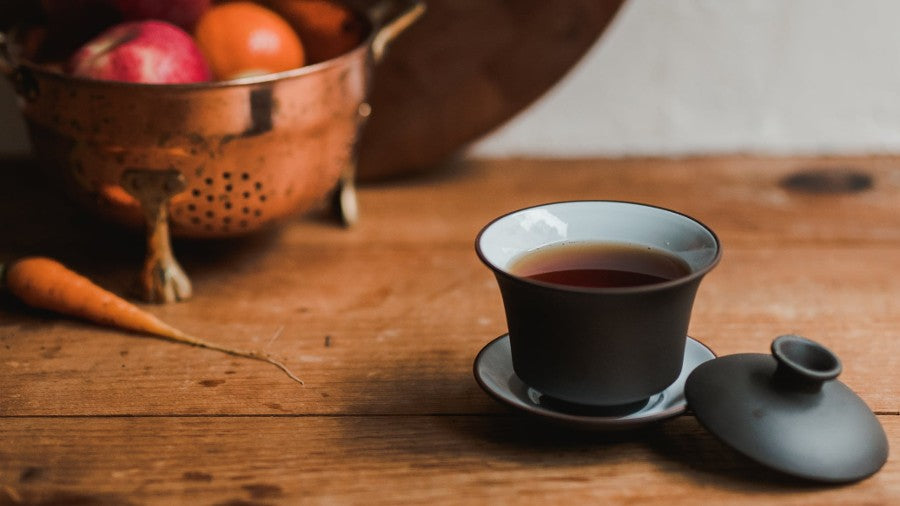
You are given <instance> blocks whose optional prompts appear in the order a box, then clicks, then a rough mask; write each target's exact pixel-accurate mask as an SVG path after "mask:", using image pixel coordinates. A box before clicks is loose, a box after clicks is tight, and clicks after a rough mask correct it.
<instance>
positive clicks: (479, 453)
mask: <svg viewBox="0 0 900 506" xmlns="http://www.w3.org/2000/svg"><path fill="white" fill-rule="evenodd" d="M898 167H900V158H893V157H883V158H871V157H860V158H747V157H715V158H695V159H684V160H572V161H546V160H506V161H464V162H461V163H459V164H457V165H455V166H451V167H448V168H446V169H445V170H443V171H437V172H433V173H429V174H425V175H422V176H419V177H416V178H410V179H407V180H405V181H402V182H396V183H393V184H384V183H381V184H371V185H368V186H364V187H363V188H361V189H360V203H361V211H362V220H361V221H360V223H359V225H358V226H357V227H355V228H352V229H343V228H341V227H339V226H338V225H337V224H336V222H335V221H334V220H333V218H331V217H329V216H327V215H326V214H321V215H311V216H307V217H304V218H302V219H301V218H297V219H295V220H292V221H290V222H288V223H285V224H284V225H283V226H282V227H280V228H278V229H274V230H271V231H269V232H266V233H262V234H258V235H255V236H253V237H250V238H247V239H245V240H238V241H211V242H177V243H176V244H175V252H176V255H177V256H178V257H179V260H180V261H181V262H182V264H183V265H184V266H185V268H186V270H187V271H188V273H189V274H190V275H191V277H192V279H193V281H194V287H195V292H196V295H195V298H194V299H192V300H191V301H189V302H186V303H182V304H175V305H167V306H146V307H147V309H148V310H150V311H151V312H153V313H154V314H157V315H159V316H160V317H162V318H163V319H165V320H166V321H168V322H170V323H172V324H174V325H176V326H179V327H181V328H182V329H184V330H186V331H188V332H191V333H194V334H197V335H201V336H205V337H207V338H209V339H213V340H216V341H219V342H221V343H223V344H227V345H230V346H238V347H244V348H261V349H265V350H267V351H269V352H271V353H273V354H275V355H276V356H279V357H283V358H284V359H285V361H286V362H287V363H288V364H289V365H290V366H291V367H292V368H294V369H295V371H296V372H297V373H298V374H299V375H300V377H301V378H303V379H304V380H305V381H306V385H305V386H298V385H297V384H295V383H293V382H291V381H290V380H288V379H287V378H286V377H285V376H284V375H283V374H282V373H281V372H280V371H278V370H277V369H275V368H274V367H272V366H270V365H268V364H264V363H258V362H253V361H247V360H241V359H236V358H234V357H230V356H226V355H222V354H220V353H217V352H212V351H208V350H202V349H196V348H189V347H185V346H183V345H178V344H172V343H167V342H163V341H159V340H156V339H152V338H145V337H142V336H136V335H129V334H125V333H122V332H119V331H117V330H114V329H105V328H97V327H94V326H91V325H88V324H83V323H80V322H75V321H71V320H68V319H65V318H60V317H58V316H56V315H52V314H49V313H46V312H40V311H35V310H32V309H29V308H26V307H24V306H23V305H21V304H20V303H18V302H16V301H15V300H13V299H12V298H11V297H10V296H8V295H0V372H2V373H0V504H4V502H3V501H6V503H14V502H15V500H17V498H18V499H21V500H22V501H23V502H25V503H52V502H53V501H57V502H60V501H63V502H64V501H69V502H78V501H82V502H84V503H87V504H104V503H109V504H123V503H134V504H143V503H160V504H162V503H166V504H169V503H203V504H216V503H231V504H239V503H240V501H245V502H249V503H254V502H255V503H260V504H262V503H279V502H297V501H298V500H299V499H300V498H301V497H302V498H306V499H312V502H318V503H328V502H363V501H369V502H371V501H374V502H383V503H395V502H398V501H407V502H414V503H419V502H426V501H428V502H440V503H453V502H459V499H460V497H461V496H463V495H465V497H466V498H471V499H472V501H474V502H499V503H504V502H511V501H512V500H513V499H517V500H519V502H521V501H524V502H535V503H537V502H548V501H550V502H560V501H565V502H574V501H581V502H585V501H592V502H604V501H616V502H628V503H635V504H655V503H663V502H665V503H669V502H672V503H674V504H682V503H683V504H687V503H693V502H694V501H696V498H697V497H698V494H704V497H706V496H708V497H711V498H715V499H718V500H721V501H723V502H729V503H736V504H745V503H747V504H749V503H751V502H753V503H759V502H763V503H766V504H768V503H776V504H801V503H810V502H813V503H818V504H850V503H854V504H855V503H860V502H861V503H866V504H891V503H892V502H895V500H896V499H897V498H898V497H900V489H898V488H900V466H898V465H897V459H896V457H891V460H890V461H889V462H888V464H887V465H886V467H885V468H884V469H883V470H882V471H881V472H880V473H879V474H877V475H876V476H875V477H873V478H871V479H869V480H866V481H864V482H862V483H860V484H857V485H852V486H849V487H838V488H830V487H816V486H810V485H805V484H800V483H796V482H792V481H790V480H785V479H782V478H780V477H777V476H775V475H774V474H772V473H769V472H767V471H764V470H762V469H760V468H759V467H757V466H755V465H753V464H751V463H749V462H746V461H745V460H743V459H742V458H740V457H738V456H736V455H735V454H733V452H730V451H728V450H726V449H724V448H723V447H722V446H721V445H719V444H718V443H716V442H715V440H714V439H713V438H712V437H711V436H709V435H708V434H706V433H705V432H703V431H702V430H701V429H700V428H699V427H698V426H697V424H696V421H695V420H694V419H693V418H692V417H690V416H686V417H682V418H679V419H678V420H675V421H673V422H671V423H667V424H664V425H662V426H659V427H653V428H651V429H650V430H649V431H647V432H639V433H637V434H630V435H621V434H620V435H612V436H607V435H585V434H577V433H568V432H560V431H555V430H551V429H549V428H547V427H545V426H543V425H538V424H535V423H532V422H531V421H529V420H528V419H526V418H521V417H519V416H517V415H512V414H510V413H509V412H508V411H506V410H505V409H503V408H502V407H500V406H499V405H497V404H496V403H494V402H493V401H492V400H491V399H490V398H488V397H487V396H486V395H485V394H484V393H483V392H481V391H480V390H479V389H478V387H477V385H476V383H475V381H474V379H473V377H472V372H471V367H472V360H473V359H474V357H475V354H476V353H477V352H478V351H479V350H480V348H481V347H482V346H483V345H484V344H486V343H487V342H488V341H490V340H491V339H493V338H494V337H496V336H497V335H500V334H501V333H503V332H504V331H505V327H506V326H505V321H504V319H503V309H502V306H501V302H500V298H499V294H498V292H497V289H496V284H495V282H494V280H493V278H492V276H491V274H490V272H489V271H488V270H487V269H486V268H485V267H484V266H483V265H481V264H480V263H479V261H478V260H477V258H476V256H475V253H474V247H473V243H474V238H475V235H476V234H477V232H478V230H479V229H480V228H481V227H482V226H483V225H484V224H485V223H486V222H487V221H489V220H490V219H491V218H493V217H495V216H497V215H499V214H502V213H505V212H508V211H510V210H513V209H515V208H518V207H523V206H527V205H532V204H536V203H540V202H547V201H554V200H570V199H590V198H604V199H619V200H633V201H641V202H648V203H653V204H657V205H662V206H665V207H670V208H673V209H677V210H680V211H682V212H685V213H688V214H690V215H692V216H694V217H697V218H699V219H700V220H702V221H704V222H705V223H707V224H708V225H710V226H711V227H712V228H713V229H714V230H715V231H716V232H717V233H718V235H719V236H720V238H721V240H722V242H723V246H724V257H723V260H722V262H721V264H720V265H719V266H718V267H717V268H716V269H715V270H714V271H713V272H712V273H711V274H710V275H709V276H708V277H707V278H706V279H705V280H704V282H703V284H702V285H701V288H700V293H699V295H698V299H697V302H696V304H695V310H694V314H693V319H692V322H691V331H690V332H691V335H692V336H694V337H696V338H698V339H700V340H701V341H703V342H704V343H706V344H707V345H709V346H710V347H711V348H712V349H713V350H714V351H716V352H717V353H718V354H720V355H724V354H731V353H739V352H759V353H765V352H767V350H768V345H769V343H770V341H771V340H772V338H774V337H775V336H777V335H779V334H782V333H800V334H804V335H806V336H808V337H810V338H813V339H816V340H818V341H820V342H822V343H823V344H826V345H827V346H828V347H830V348H831V349H832V350H834V351H835V352H836V353H837V354H838V355H839V356H840V357H841V359H842V361H843V364H844V373H843V374H842V375H841V380H842V381H844V382H845V383H846V384H848V385H849V386H850V387H851V388H853V389H854V390H855V391H856V392H857V393H859V394H860V396H862V398H863V399H864V400H865V401H866V402H867V403H868V404H869V405H870V407H871V408H872V409H873V410H874V411H875V412H876V413H878V414H879V415H880V419H881V420H882V422H883V424H884V426H885V428H886V430H887V431H888V435H889V439H890V441H891V444H892V446H893V447H895V448H896V447H897V446H898V437H900V422H898V420H900V401H898V399H900V359H898V356H900V354H898V353H897V351H898V348H897V343H898V342H900V327H898V325H897V323H898V322H900V305H898V304H897V302H896V294H897V293H900V279H898V277H897V276H896V273H897V272H900V212H898V211H900V204H898V202H900V169H898ZM822 169H827V170H828V171H837V173H840V174H845V173H848V172H849V171H852V172H854V173H859V174H863V175H865V176H867V177H868V178H870V179H871V183H872V184H871V187H869V188H868V189H863V190H861V191H852V192H848V193H822V192H821V191H813V192H810V191H797V190H792V189H788V188H786V187H785V185H784V184H783V182H784V180H785V178H786V177H788V176H790V175H792V174H796V173H798V172H805V171H809V170H822ZM33 171H34V168H33V167H32V165H31V163H30V162H29V161H27V160H24V161H19V162H5V163H3V164H2V165H0V217H2V223H3V228H4V232H5V233H4V234H3V236H2V240H0V260H5V259H11V258H15V257H18V256H22V255H25V254H47V255H52V256H55V257H57V258H59V259H60V260H62V261H64V262H65V263H67V264H69V265H71V266H72V267H75V268H76V269H78V270H80V271H82V272H84V273H86V274H88V275H89V276H91V277H92V278H93V279H95V280H97V281H98V283H100V284H101V285H103V286H106V287H108V288H110V289H112V290H114V291H117V292H119V293H127V290H128V287H129V285H130V282H131V280H132V279H133V276H134V275H135V274H136V272H137V271H136V269H137V268H138V267H139V266H140V263H141V260H142V255H143V252H142V243H141V241H142V238H143V237H142V234H140V233H130V232H124V231H122V230H119V229H115V228H109V227H106V226H104V225H101V224H99V223H98V222H95V221H93V220H92V219H90V218H88V217H86V216H83V215H82V214H80V213H78V212H74V210H73V208H72V207H70V205H69V204H68V203H67V202H65V201H64V200H61V199H60V198H59V197H58V194H57V193H55V192H53V191H50V190H48V188H46V187H45V186H44V184H43V182H42V181H41V180H40V179H38V178H37V177H35V176H34V174H33ZM829 173H832V174H833V173H834V172H829ZM895 453H896V452H895ZM688 455H689V457H688ZM373 491H380V493H379V494H375V495H376V497H374V498H373V497H372V495H373ZM3 494H6V496H5V497H4V495H3Z"/></svg>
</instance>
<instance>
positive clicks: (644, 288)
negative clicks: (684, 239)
mask: <svg viewBox="0 0 900 506" xmlns="http://www.w3.org/2000/svg"><path fill="white" fill-rule="evenodd" d="M578 203H588V204H589V203H603V204H626V205H631V206H638V207H646V208H650V209H656V210H659V211H664V212H667V213H671V214H674V215H677V216H681V217H682V218H685V219H687V220H688V221H690V222H693V223H695V224H697V225H698V226H699V227H700V228H702V229H703V230H705V231H706V232H707V233H709V235H710V236H711V237H712V240H713V243H714V244H715V247H716V252H715V255H714V256H713V258H712V259H711V260H710V261H709V263H708V264H707V265H704V266H703V267H702V268H700V269H696V270H694V269H691V272H690V273H689V274H686V275H684V276H681V277H678V278H675V279H671V280H669V281H663V282H661V283H653V284H649V285H638V286H623V287H580V286H569V285H561V284H558V283H547V282H545V281H538V280H536V279H531V278H525V277H522V276H517V275H515V274H513V273H511V272H509V271H508V270H506V269H504V268H503V267H500V266H498V265H496V264H495V263H493V262H491V261H490V260H488V258H487V255H485V253H484V251H483V250H482V247H481V243H482V237H483V236H484V234H485V233H486V232H487V231H488V229H490V228H491V227H492V226H493V225H494V224H496V223H497V222H499V221H501V220H503V219H504V218H507V217H509V216H512V215H514V214H517V213H521V212H523V211H528V210H529V209H537V208H541V207H548V206H555V205H560V204H578ZM475 253H476V254H477V255H478V258H479V259H480V260H481V261H482V262H483V263H484V264H485V265H487V266H488V267H489V268H490V269H491V270H492V271H494V272H496V273H499V274H502V275H504V276H506V277H508V278H510V279H512V280H515V281H517V282H519V283H525V284H529V285H537V286H541V287H545V288H552V289H554V290H562V291H569V292H580V293H640V292H652V291H657V290H662V289H665V288H669V287H673V286H678V285H682V284H685V283H688V282H690V281H693V280H695V279H697V278H700V277H703V276H705V275H706V274H707V273H708V272H709V271H711V270H712V269H713V267H715V266H716V265H718V263H719V261H720V260H721V258H722V243H721V242H720V241H719V236H717V235H716V233H715V232H714V231H713V230H712V229H711V228H709V227H708V226H706V224H704V223H703V222H701V221H700V220H698V219H696V218H694V217H692V216H689V215H687V214H684V213H682V212H678V211H675V210H672V209H668V208H665V207H661V206H656V205H652V204H645V203H643V202H634V201H628V200H562V201H554V202H545V203H543V204H535V205H533V206H528V207H523V208H520V209H516V210H514V211H510V212H508V213H505V214H503V215H500V216H498V217H496V218H494V219H493V220H491V221H489V222H488V223H487V224H486V225H485V226H484V227H482V229H481V231H480V232H478V235H477V236H476V237H475Z"/></svg>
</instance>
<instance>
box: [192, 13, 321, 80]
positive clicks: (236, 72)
mask: <svg viewBox="0 0 900 506" xmlns="http://www.w3.org/2000/svg"><path fill="white" fill-rule="evenodd" d="M194 38H195V39H196V40H197V44H198V45H199V46H200V49H201V50H202V51H203V54H204V55H205V56H206V59H207V61H208V62H209V66H210V68H212V71H213V73H214V74H215V76H216V78H218V79H234V78H237V77H243V76H248V75H256V74H267V73H270V72H281V71H284V70H290V69H295V68H298V67H302V66H303V65H304V63H306V55H305V51H304V48H303V44H302V43H301V42H300V37H298V36H297V33H296V32H295V31H294V29H293V28H291V25H290V24H288V22H287V21H285V20H284V18H282V17H281V16H279V15H278V14H276V13H275V12H273V11H271V10H269V9H267V8H265V7H263V6H261V5H257V4H254V3H251V2H230V3H224V4H220V5H216V6H214V7H212V8H211V9H209V10H208V11H206V12H205V13H204V14H203V16H201V17H200V20H199V21H198V22H197V26H196V27H195V28H194Z"/></svg>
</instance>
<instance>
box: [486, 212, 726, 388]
mask: <svg viewBox="0 0 900 506" xmlns="http://www.w3.org/2000/svg"><path fill="white" fill-rule="evenodd" d="M572 248H583V249H584V248H587V250H591V249H592V248H594V249H597V250H598V251H599V254H598V255H595V256H597V257H598V258H601V257H602V258H601V260H602V262H607V263H609V262H610V261H611V262H613V264H621V265H612V266H609V265H605V266H604V267H603V268H602V269H599V268H597V269H595V268H594V267H592V266H586V265H581V264H579V265H575V266H574V268H570V269H567V268H565V267H566V263H567V261H569V260H566V255H567V254H569V255H571V253H567V250H571V249H572ZM605 248H611V249H616V251H618V253H616V255H619V253H621V251H619V250H621V249H623V248H624V249H625V251H626V252H625V255H624V258H625V260H622V255H619V256H616V255H611V257H613V258H612V260H609V258H606V257H610V255H605V254H604V253H603V250H604V249H605ZM629 248H630V249H632V250H634V251H635V253H634V255H633V256H635V257H640V256H641V255H645V254H646V255H650V258H656V259H657V260H660V262H661V264H666V265H668V264H673V265H674V264H679V265H680V267H679V268H680V269H681V270H680V271H678V270H675V271H672V270H671V269H670V268H669V267H671V265H670V266H669V267H666V268H664V269H663V270H666V269H668V272H663V273H659V272H654V273H639V274H650V275H652V276H651V278H640V279H638V281H636V282H635V280H634V279H632V278H634V276H631V277H629V274H634V273H633V272H630V270H631V269H632V268H635V267H634V266H633V265H631V263H633V262H631V260H633V258H632V256H629V254H628V253H627V250H628V249H629ZM475 249H476V252H477V254H478V256H479V258H480V259H481V260H482V261H483V262H484V263H485V264H486V265H487V267H489V268H490V269H491V270H492V271H493V273H494V275H495V277H496V280H497V283H498V286H499V289H500V294H501V298H502V302H503V306H504V309H505V313H506V321H507V326H508V330H509V341H510V347H511V353H512V364H513V370H514V372H515V374H516V376H518V377H519V379H521V380H522V382H524V383H525V384H526V385H528V386H530V387H532V388H534V389H535V390H537V391H539V392H541V393H542V394H543V395H545V396H549V397H552V398H553V399H556V400H558V401H563V402H568V403H573V404H578V405H586V406H619V405H627V404H630V403H639V402H642V401H645V400H646V399H648V398H650V397H651V396H653V395H654V394H656V393H658V392H660V391H662V390H664V389H665V388H666V387H667V386H669V385H670V384H672V383H673V382H674V381H675V380H676V379H677V378H678V376H679V374H680V373H681V369H682V361H683V357H684V349H685V343H686V340H687V331H688V325H689V322H690V316H691V311H692V309H693V304H694V300H695V296H696V293H697V290H698V288H699V285H700V282H701V280H702V279H703V277H704V276H705V275H706V274H707V273H708V272H709V271H710V270H711V269H712V268H713V267H715V266H716V265H717V264H718V262H719V259H720V258H721V246H720V243H719V239H718V237H717V236H716V235H715V233H714V232H713V231H712V230H711V229H710V228H709V227H707V226H705V225H704V224H702V223H700V222H699V221H697V220H695V219H693V218H691V217H689V216H686V215H684V214H681V213H678V212H676V211H672V210H669V209H664V208H661V207H656V206H652V205H647V204H640V203H633V202H619V201H571V202H555V203H549V204H543V205H538V206H534V207H529V208H525V209H520V210H517V211H514V212H511V213H509V214H506V215H504V216H501V217H499V218H497V219H495V220H493V221H491V222H490V223H488V224H487V225H486V226H485V227H484V228H483V229H482V230H481V232H480V233H479V234H478V237H477V239H476V241H475ZM549 249H556V250H558V251H557V252H556V253H552V254H551V256H552V255H556V256H557V258H555V260H556V261H557V262H556V263H559V262H558V261H559V260H560V259H562V260H561V262H562V266H563V268H560V269H557V271H554V272H556V273H557V274H558V273H559V272H562V271H564V270H565V271H567V274H569V275H574V276H575V279H574V280H573V278H571V277H569V278H565V277H562V278H560V277H558V276H557V277H555V278H554V276H556V275H557V274H553V272H550V276H549V277H547V276H544V277H541V276H539V275H535V274H534V273H524V274H523V271H521V270H520V269H518V266H520V265H522V264H524V263H526V261H528V260H529V259H533V258H535V256H536V255H539V254H541V255H546V254H547V253H546V252H547V251H548V250H549ZM542 252H544V253H542ZM582 256H584V255H582ZM587 257H591V255H590V254H588V255H587ZM657 257H658V258H657ZM589 260H590V258H589ZM571 261H572V262H576V263H577V262H580V261H581V260H578V261H575V260H571ZM602 262H601V263H602ZM623 262H624V264H623ZM641 262H642V261H638V262H637V263H638V264H640V263H641ZM654 262H656V261H655V260H654V261H652V262H650V263H654ZM660 262H656V263H660ZM531 263H532V264H533V263H535V262H531ZM537 263H540V262H537ZM551 263H553V262H551ZM623 265H624V267H623ZM569 267H571V266H569ZM598 270H603V271H618V272H617V274H622V272H621V271H625V272H624V274H625V275H626V276H625V277H626V281H627V280H628V279H630V280H631V281H632V282H631V283H627V282H623V281H622V280H621V279H619V281H618V282H611V283H606V284H604V283H603V279H601V280H600V281H597V282H593V281H591V280H590V279H588V280H587V281H585V282H583V283H581V284H580V285H579V280H578V277H579V276H582V277H585V276H589V275H591V274H592V272H589V271H598ZM635 272H636V271H635ZM539 274H547V273H546V272H545V273H539ZM593 274H597V273H596V272H593ZM600 274H601V278H602V277H603V275H605V274H604V273H602V272H601V273H600ZM657 274H658V276H657ZM617 279H618V278H617ZM648 279H649V280H648ZM560 280H562V281H560ZM582 281H584V280H582Z"/></svg>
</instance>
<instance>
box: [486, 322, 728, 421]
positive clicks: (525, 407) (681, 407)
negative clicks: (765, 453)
mask: <svg viewBox="0 0 900 506" xmlns="http://www.w3.org/2000/svg"><path fill="white" fill-rule="evenodd" d="M685 337H686V339H687V344H686V346H687V345H691V344H693V345H696V346H699V347H700V348H702V349H704V350H706V351H707V352H708V354H709V358H707V359H706V360H704V361H703V362H700V363H698V364H697V365H696V366H694V367H695V368H696V367H697V366H699V365H700V364H701V363H704V362H707V361H709V360H712V359H715V358H717V355H716V353H715V352H714V351H713V350H712V349H711V348H710V347H709V346H707V345H706V344H704V343H703V342H701V341H700V340H698V339H696V338H693V337H691V336H685ZM504 339H509V334H508V333H505V334H502V335H500V336H499V337H497V338H495V339H492V340H491V341H490V342H489V343H487V344H486V345H485V346H484V347H483V348H482V349H481V351H479V352H478V355H477V356H476V357H475V361H474V363H473V372H474V375H475V381H476V382H477V383H478V385H479V386H480V387H481V389H482V390H484V391H485V392H486V393H487V394H488V395H490V396H491V397H492V398H493V399H494V400H496V401H498V402H500V403H501V404H503V405H505V406H508V407H511V408H513V409H515V410H518V411H522V412H525V413H528V414H530V415H534V416H537V417H540V418H544V419H548V420H551V421H554V422H558V423H559V422H563V423H566V424H570V425H577V426H582V427H591V428H609V429H621V428H630V427H636V426H641V425H645V424H649V423H654V422H658V421H662V420H666V419H669V418H673V417H675V416H678V415H680V414H683V413H685V412H686V411H687V408H688V406H687V399H685V398H684V395H682V401H680V402H678V404H676V405H673V406H671V407H669V408H667V409H665V410H662V411H658V412H655V413H649V414H647V416H643V417H640V416H639V417H633V418H625V417H623V416H589V415H574V414H570V413H564V412H560V411H555V410H552V409H549V408H547V407H545V406H539V405H536V404H533V403H531V402H525V401H523V400H521V399H520V398H519V396H517V395H515V394H511V395H510V396H504V395H502V394H500V392H499V391H497V390H495V389H494V388H492V387H491V386H489V385H488V384H487V382H486V381H485V380H484V378H482V376H481V373H480V369H481V367H479V366H480V364H481V362H482V361H483V360H484V357H485V356H486V354H487V352H488V351H490V349H491V348H492V347H494V346H496V345H497V344H498V343H500V342H501V341H503V340H504ZM681 374H684V372H682V373H681ZM681 374H680V375H679V377H680V376H681ZM513 375H515V373H514V372H513ZM687 375H690V371H688V373H687ZM520 381H521V380H520ZM676 383H677V380H676ZM523 384H524V382H523ZM525 387H526V388H531V387H529V386H527V384H526V385H525ZM669 388H671V387H667V388H665V389H663V390H661V391H660V392H658V393H664V392H666V391H667V390H668V389H669ZM681 390H682V393H683V387H682V389H681ZM509 391H510V392H511V390H509ZM654 395H656V394H654ZM641 409H643V408H641ZM639 411H640V410H638V412H639ZM632 414H633V413H632ZM626 416H629V415H626Z"/></svg>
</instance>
